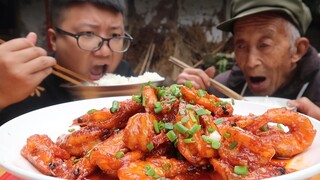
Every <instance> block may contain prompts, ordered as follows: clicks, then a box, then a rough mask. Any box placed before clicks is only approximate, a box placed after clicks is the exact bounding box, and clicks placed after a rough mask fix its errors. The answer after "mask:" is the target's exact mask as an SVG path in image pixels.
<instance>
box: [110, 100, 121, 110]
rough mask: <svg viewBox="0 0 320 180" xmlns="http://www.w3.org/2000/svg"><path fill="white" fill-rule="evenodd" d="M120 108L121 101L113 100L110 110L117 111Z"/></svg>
mask: <svg viewBox="0 0 320 180" xmlns="http://www.w3.org/2000/svg"><path fill="white" fill-rule="evenodd" d="M118 110H119V101H113V102H112V107H111V108H110V111H111V112H112V113H115V112H117V111H118Z"/></svg>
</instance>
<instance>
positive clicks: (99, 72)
mask: <svg viewBox="0 0 320 180" xmlns="http://www.w3.org/2000/svg"><path fill="white" fill-rule="evenodd" d="M107 70H108V65H106V64H105V65H97V66H95V67H93V68H92V70H91V71H90V74H91V79H93V80H99V79H100V78H101V77H102V76H104V75H105V74H106V73H107Z"/></svg>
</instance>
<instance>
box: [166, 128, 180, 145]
mask: <svg viewBox="0 0 320 180" xmlns="http://www.w3.org/2000/svg"><path fill="white" fill-rule="evenodd" d="M166 136H167V137H168V139H169V140H170V141H171V142H174V141H175V140H176V139H177V135H176V133H174V131H173V130H170V131H169V132H167V134H166Z"/></svg>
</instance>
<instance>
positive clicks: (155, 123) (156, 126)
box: [152, 120, 160, 134]
mask: <svg viewBox="0 0 320 180" xmlns="http://www.w3.org/2000/svg"><path fill="white" fill-rule="evenodd" d="M152 123H153V128H154V131H155V132H156V133H157V134H158V133H159V132H160V129H159V123H158V121H157V120H153V121H152Z"/></svg>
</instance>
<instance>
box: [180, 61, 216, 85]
mask: <svg viewBox="0 0 320 180" xmlns="http://www.w3.org/2000/svg"><path fill="white" fill-rule="evenodd" d="M215 72H216V69H215V68H214V67H213V66H212V67H209V68H208V69H206V70H205V71H203V70H201V69H196V68H185V69H184V70H183V71H182V73H181V74H179V75H178V78H177V81H176V82H177V84H185V83H186V81H191V82H192V85H193V87H194V88H196V89H207V88H209V87H210V85H211V82H210V79H211V78H212V77H213V76H214V74H215Z"/></svg>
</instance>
